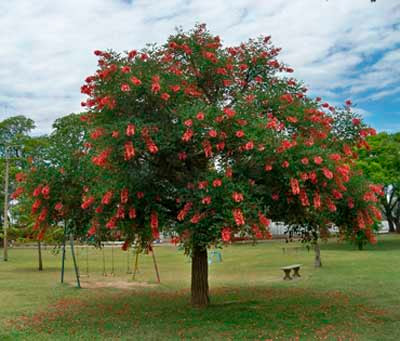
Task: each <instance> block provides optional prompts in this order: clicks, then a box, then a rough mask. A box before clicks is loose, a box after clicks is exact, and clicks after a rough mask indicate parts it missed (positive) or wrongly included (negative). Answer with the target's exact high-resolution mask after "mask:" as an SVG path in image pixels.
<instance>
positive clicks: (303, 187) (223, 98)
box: [81, 25, 374, 306]
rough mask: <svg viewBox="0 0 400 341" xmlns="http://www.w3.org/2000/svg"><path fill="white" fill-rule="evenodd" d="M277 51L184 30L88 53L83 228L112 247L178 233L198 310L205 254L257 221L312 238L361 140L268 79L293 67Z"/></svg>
mask: <svg viewBox="0 0 400 341" xmlns="http://www.w3.org/2000/svg"><path fill="white" fill-rule="evenodd" d="M278 53H279V49H277V48H275V47H273V46H272V45H271V43H270V38H269V37H262V38H259V39H256V40H250V41H249V42H248V43H246V44H245V43H243V44H241V45H240V46H238V47H228V48H223V47H222V45H221V42H220V38H219V37H214V36H212V35H211V34H210V33H209V32H208V31H207V30H206V28H205V26H204V25H198V26H196V28H195V29H194V30H192V31H190V32H188V33H185V32H183V31H180V30H178V32H177V33H176V34H175V35H172V36H170V37H169V39H168V41H167V43H166V44H165V45H163V46H150V47H148V48H147V49H145V50H143V51H141V52H138V51H136V50H132V51H130V52H127V53H125V54H119V53H116V52H113V51H95V54H96V55H97V56H98V57H99V69H98V70H97V72H96V74H95V75H93V76H89V77H87V78H86V84H85V85H83V86H82V89H81V90H82V92H83V93H84V94H87V95H88V96H89V99H88V100H87V101H85V102H83V103H82V105H83V106H85V107H87V113H86V115H85V116H83V117H82V118H83V119H84V120H85V121H86V122H87V123H88V126H89V129H90V131H91V133H90V145H91V151H90V152H91V155H92V162H93V163H94V164H95V165H97V166H98V168H99V175H98V178H99V179H101V180H100V181H97V182H96V183H94V184H93V185H92V186H90V188H89V190H88V192H87V194H86V195H85V198H84V201H83V203H82V208H83V209H86V210H88V211H91V212H92V214H93V226H92V228H91V230H90V233H97V231H99V230H102V229H110V230H118V231H120V233H121V235H122V236H123V237H124V238H125V241H126V242H125V245H124V247H125V248H126V247H127V246H128V245H129V244H130V243H132V242H138V243H142V244H144V245H148V243H149V242H150V241H151V240H152V239H157V238H158V236H159V228H160V229H161V228H162V229H163V230H164V231H167V232H169V233H171V234H172V235H174V236H175V238H179V240H180V242H181V244H182V245H183V246H184V247H185V250H186V252H187V254H189V255H190V256H191V258H192V286H191V288H192V304H193V305H195V306H206V305H207V304H208V302H209V289H208V269H207V247H209V246H211V245H216V246H221V245H223V244H224V243H228V242H229V241H230V240H231V236H232V235H233V234H236V233H241V234H246V235H252V236H253V237H254V238H255V239H256V238H260V237H263V236H265V235H268V225H269V219H268V218H267V216H269V217H270V218H274V219H277V220H280V221H284V222H287V223H291V224H293V225H299V224H306V225H307V226H308V227H309V228H310V229H311V231H312V232H313V233H315V232H317V233H318V231H319V229H320V227H321V226H325V225H326V224H327V223H328V222H329V213H332V212H335V211H336V210H337V206H336V205H337V203H338V202H339V201H341V200H342V199H343V196H344V195H343V193H344V192H345V191H346V187H345V186H344V183H346V182H348V181H349V180H350V177H351V176H352V175H353V173H354V172H353V171H352V166H353V164H354V159H355V154H354V153H353V151H352V148H353V147H354V146H355V145H357V144H359V145H365V144H366V143H365V137H366V136H368V135H370V134H373V133H374V130H373V129H370V128H367V127H366V126H365V125H364V124H362V122H361V121H360V120H359V119H355V120H352V119H351V120H347V121H340V122H339V123H340V124H339V123H338V124H337V125H335V124H334V122H335V120H338V118H337V116H339V117H340V116H341V115H339V114H338V115H336V110H335V108H333V107H332V106H330V105H329V104H328V103H322V104H321V103H320V102H319V101H320V100H319V99H316V100H312V99H310V98H309V97H307V96H306V91H307V89H306V88H305V87H304V86H303V85H302V84H301V83H299V82H297V81H296V80H294V79H293V78H290V77H288V76H282V75H281V74H282V73H286V74H290V73H291V72H292V71H293V70H292V69H291V68H289V67H287V66H285V65H284V64H282V63H280V62H279V61H278V60H277V59H276V56H277V55H278ZM341 112H343V113H349V114H348V116H349V117H351V110H350V103H347V104H346V107H345V108H344V109H342V110H341ZM353 118H354V117H353ZM353 200H355V201H358V200H363V198H360V197H355V198H354V199H353ZM349 206H350V205H349ZM370 206H371V207H372V206H373V204H371V205H370ZM373 213H374V212H373V211H371V210H370V209H369V206H368V207H367V208H365V210H363V211H356V213H355V215H354V216H357V215H358V216H360V217H362V218H363V221H364V220H365V219H364V218H366V217H368V219H367V222H365V223H363V224H358V225H357V228H360V229H366V230H368V229H370V228H371V225H372V223H371V224H370V222H371V221H372V222H374V218H372V217H373ZM354 216H352V217H354ZM354 219H355V218H354ZM354 219H353V222H354ZM349 220H350V219H349ZM360 222H361V220H360Z"/></svg>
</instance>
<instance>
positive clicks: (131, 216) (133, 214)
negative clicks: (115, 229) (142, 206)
mask: <svg viewBox="0 0 400 341" xmlns="http://www.w3.org/2000/svg"><path fill="white" fill-rule="evenodd" d="M128 216H129V219H135V218H136V209H135V208H134V207H131V208H130V209H129V211H128Z"/></svg>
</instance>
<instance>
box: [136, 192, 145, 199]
mask: <svg viewBox="0 0 400 341" xmlns="http://www.w3.org/2000/svg"><path fill="white" fill-rule="evenodd" d="M136 196H137V198H138V199H143V198H144V193H143V192H136Z"/></svg>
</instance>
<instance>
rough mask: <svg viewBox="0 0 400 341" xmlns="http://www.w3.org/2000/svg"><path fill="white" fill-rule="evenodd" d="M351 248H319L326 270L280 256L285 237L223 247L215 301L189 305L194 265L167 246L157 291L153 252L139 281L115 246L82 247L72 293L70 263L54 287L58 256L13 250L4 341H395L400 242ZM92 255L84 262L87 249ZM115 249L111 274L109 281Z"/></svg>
mask: <svg viewBox="0 0 400 341" xmlns="http://www.w3.org/2000/svg"><path fill="white" fill-rule="evenodd" d="M379 239H380V240H379V243H378V244H377V245H374V246H368V247H367V248H366V250H364V251H357V250H355V249H354V248H353V247H352V246H350V245H348V244H338V243H337V242H336V241H330V242H329V243H327V244H324V245H322V261H323V265H324V266H323V268H321V269H314V268H313V253H312V252H307V250H305V249H304V250H299V251H297V252H295V251H294V250H292V251H291V252H286V253H285V254H284V253H283V252H282V247H296V246H298V245H297V244H295V243H293V244H289V245H287V244H284V243H283V242H282V241H271V242H267V243H260V244H257V245H256V246H251V245H233V246H230V247H228V248H225V249H223V250H222V256H223V262H222V263H213V264H211V265H210V276H209V277H210V287H211V300H212V304H211V306H210V307H209V308H207V309H203V310H201V309H200V310H199V309H193V308H191V307H190V305H189V304H188V302H189V294H190V293H189V290H188V288H189V286H190V282H189V279H190V263H189V262H188V259H187V258H186V257H184V256H183V254H182V252H181V251H179V250H177V249H176V248H175V247H172V246H161V247H156V248H155V252H156V256H157V261H158V265H159V267H160V274H161V285H156V284H155V274H154V269H153V266H152V260H151V256H149V255H142V256H141V257H140V262H139V263H140V264H139V270H140V272H139V274H138V276H137V278H136V279H137V281H136V282H135V281H132V275H128V274H127V273H126V272H127V265H128V264H132V263H133V255H132V254H131V255H130V258H129V263H128V262H127V261H128V258H127V253H126V252H125V253H124V252H122V251H120V250H119V249H117V248H115V249H114V250H112V249H110V248H108V249H106V251H105V257H106V272H107V276H106V277H104V276H103V265H102V252H101V251H98V250H95V249H88V250H86V249H85V248H83V249H80V250H79V257H78V258H79V263H80V268H81V273H82V275H85V274H86V265H88V267H89V277H85V276H82V281H83V286H84V287H85V286H86V288H83V289H81V290H79V289H77V288H75V287H74V277H73V269H72V262H71V257H70V255H69V253H68V259H67V272H66V282H67V284H64V285H61V284H60V283H59V276H60V273H59V272H60V270H59V266H60V255H56V256H55V255H53V254H52V253H51V252H50V250H45V251H44V266H45V270H44V271H43V272H38V271H37V270H36V266H37V264H36V262H37V259H36V251H35V250H31V249H11V250H10V254H9V262H7V263H5V262H2V261H1V262H0V340H34V339H36V340H104V339H107V340H182V339H185V340H186V339H198V340H268V339H273V340H275V339H278V340H313V339H327V340H379V341H380V340H399V339H400V295H399V292H400V236H398V235H391V236H389V235H387V236H381V237H380V238H379ZM87 251H88V260H89V261H88V264H86V252H87ZM111 253H114V272H115V276H111V275H110V271H111ZM293 263H302V264H303V267H302V270H301V274H302V278H301V279H300V280H296V281H283V280H282V275H283V274H282V273H281V270H280V269H279V268H280V267H281V266H284V265H289V264H293Z"/></svg>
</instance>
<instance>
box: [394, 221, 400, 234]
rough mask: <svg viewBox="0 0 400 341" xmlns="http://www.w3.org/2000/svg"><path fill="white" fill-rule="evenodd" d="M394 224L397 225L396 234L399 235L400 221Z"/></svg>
mask: <svg viewBox="0 0 400 341" xmlns="http://www.w3.org/2000/svg"><path fill="white" fill-rule="evenodd" d="M394 223H395V225H396V232H397V233H400V221H397V220H396V221H395V222H394Z"/></svg>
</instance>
